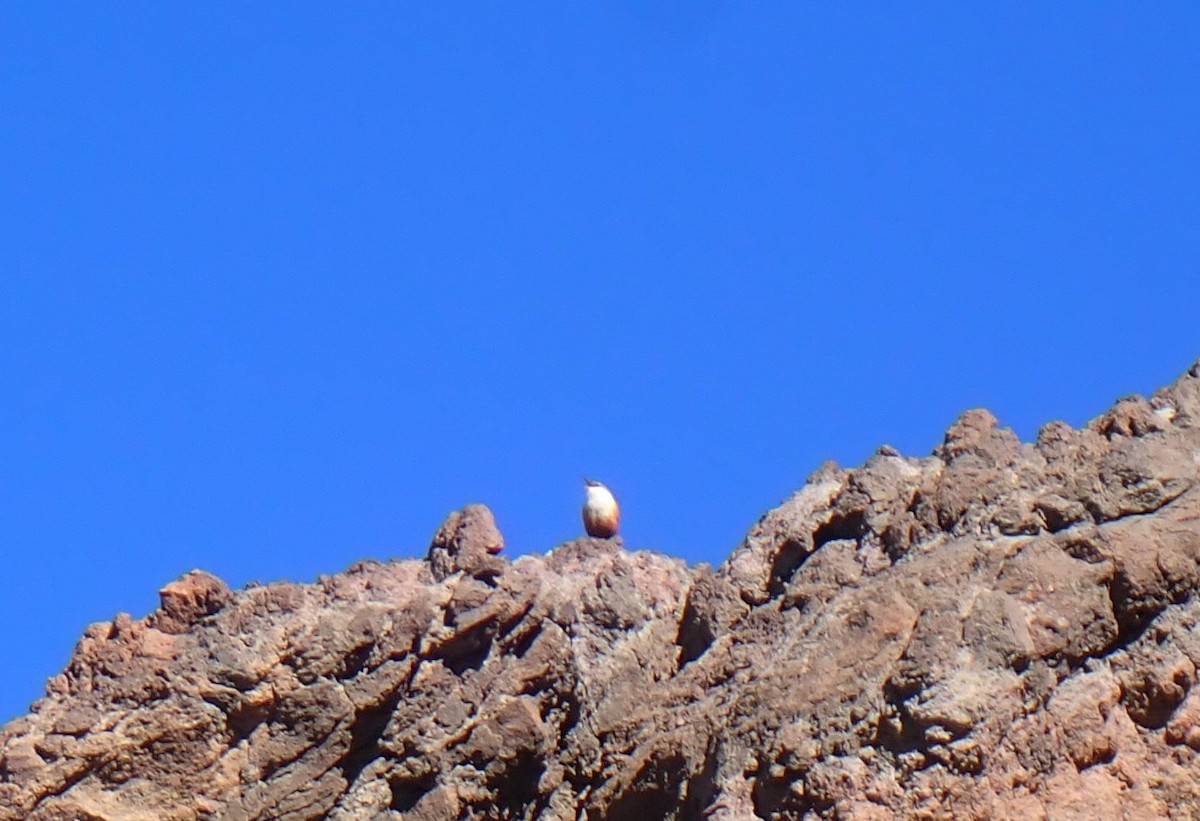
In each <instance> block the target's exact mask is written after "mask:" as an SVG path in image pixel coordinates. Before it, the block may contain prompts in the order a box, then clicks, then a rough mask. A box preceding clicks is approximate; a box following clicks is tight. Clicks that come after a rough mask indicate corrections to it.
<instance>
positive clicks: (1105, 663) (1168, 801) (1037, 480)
mask: <svg viewBox="0 0 1200 821" xmlns="http://www.w3.org/2000/svg"><path fill="white" fill-rule="evenodd" d="M1197 453H1200V363H1198V364H1197V366H1194V367H1193V368H1192V369H1191V370H1190V371H1189V372H1188V373H1187V374H1185V375H1184V376H1182V377H1181V378H1180V379H1179V380H1178V381H1177V382H1176V383H1174V384H1173V385H1170V386H1168V387H1166V388H1164V389H1163V390H1161V391H1158V392H1157V393H1155V394H1154V395H1153V396H1151V397H1149V398H1148V399H1143V398H1140V397H1127V398H1125V399H1122V400H1120V401H1119V402H1118V403H1117V404H1116V405H1115V406H1114V407H1113V408H1112V409H1111V410H1110V411H1108V412H1106V413H1104V414H1102V415H1101V416H1099V417H1098V418H1097V419H1096V420H1095V421H1093V422H1092V423H1090V424H1089V425H1087V426H1086V427H1084V428H1082V429H1079V430H1076V429H1073V428H1071V427H1070V426H1068V425H1066V424H1064V423H1061V422H1056V423H1050V424H1048V425H1046V426H1045V427H1043V428H1042V430H1041V431H1040V432H1039V434H1038V438H1037V440H1036V441H1035V442H1033V443H1022V442H1020V441H1019V439H1018V438H1017V437H1016V436H1015V435H1014V434H1013V433H1012V432H1011V431H1009V430H1007V429H1005V428H1004V427H1002V426H1001V425H1000V424H999V423H998V422H997V420H996V419H995V418H994V417H993V416H992V415H991V414H989V413H987V412H986V411H969V412H967V413H965V414H963V415H962V416H961V417H960V419H959V420H958V421H956V422H955V423H954V425H953V426H952V427H951V429H950V430H949V431H948V432H947V434H946V437H945V440H944V442H943V443H942V444H941V445H940V446H939V447H938V448H937V449H936V450H935V451H934V453H933V455H931V456H929V457H926V458H914V457H905V456H902V455H901V454H899V453H898V452H896V451H895V450H894V449H892V448H888V447H886V446H885V447H882V448H880V449H879V451H877V452H876V454H875V455H873V456H872V457H871V458H870V459H869V460H868V461H867V463H866V464H865V465H863V466H862V467H860V468H856V469H852V470H847V469H842V468H838V467H837V466H834V465H826V466H823V467H822V468H820V469H819V470H818V471H817V472H815V473H814V474H813V476H812V477H811V478H810V480H809V482H808V483H807V484H806V485H805V486H804V487H803V488H801V489H799V490H798V491H797V492H796V493H795V494H793V495H792V496H791V497H790V498H789V499H787V500H786V501H784V502H783V504H781V505H780V506H779V507H778V508H776V509H774V510H771V511H769V512H768V513H766V514H765V515H764V516H763V517H762V518H761V519H760V520H759V521H758V522H757V523H755V524H754V525H753V526H752V527H751V528H750V530H749V532H748V533H747V536H746V538H745V540H744V541H743V542H742V543H741V544H740V545H738V546H737V547H736V548H735V549H734V550H733V551H732V553H731V554H730V557H729V558H728V559H727V560H726V561H725V562H724V563H723V564H722V565H720V566H719V567H716V568H711V567H708V566H706V565H701V566H698V567H695V568H689V567H687V566H686V565H685V564H684V563H683V562H681V561H679V560H677V559H671V558H668V557H666V556H661V555H658V554H654V553H647V552H636V553H631V552H627V551H625V550H623V549H622V548H621V547H620V545H619V544H618V543H617V542H615V541H613V540H594V539H586V538H585V539H578V540H574V541H572V542H568V543H566V544H563V545H560V546H559V547H557V548H556V549H554V550H552V551H551V552H549V553H548V554H547V555H545V556H523V557H521V558H519V559H517V560H515V561H513V562H511V563H510V562H508V561H507V560H505V559H503V558H501V557H500V556H498V555H496V554H497V553H498V551H499V550H500V548H501V547H502V545H503V538H502V537H501V535H500V533H499V531H498V530H497V528H496V525H495V521H494V519H493V517H492V514H491V512H490V511H488V510H487V508H485V507H483V506H482V505H468V506H467V507H465V508H463V509H462V510H460V511H457V512H455V513H452V514H451V515H450V516H449V517H448V518H447V520H446V521H445V522H444V523H443V525H442V526H441V527H440V528H439V529H438V531H437V533H436V535H435V536H434V539H433V542H432V544H431V545H430V547H429V553H428V558H427V560H426V561H403V562H389V563H381V562H376V561H364V562H360V563H357V564H355V565H354V566H352V567H351V568H350V569H348V570H347V571H346V572H344V573H339V574H333V575H330V576H326V577H322V578H321V579H320V580H318V582H317V583H315V584H288V583H280V584H272V585H268V586H265V587H251V588H249V589H247V590H243V591H236V592H235V591H230V590H228V588H226V587H225V585H224V584H223V583H221V582H220V581H219V580H218V579H216V578H214V577H212V576H210V575H208V574H206V573H202V572H200V571H193V572H192V573H189V574H187V575H185V576H184V577H183V578H181V579H179V580H177V581H175V582H172V583H170V584H168V585H167V586H166V587H164V588H163V590H162V605H161V606H160V608H159V609H158V610H156V611H155V612H154V613H152V614H151V615H150V616H148V617H147V618H145V619H134V618H132V617H131V616H129V615H128V614H120V615H118V616H117V617H116V618H114V619H113V621H111V622H101V623H98V624H94V625H91V626H89V627H88V628H86V629H85V630H84V633H83V636H82V638H81V639H80V640H79V643H78V645H77V646H76V648H75V651H74V653H73V654H72V657H71V659H70V661H69V662H68V664H67V666H66V668H65V669H64V670H63V672H62V673H60V674H59V675H57V676H55V677H54V678H53V679H51V681H50V682H49V683H48V685H47V696H46V698H44V699H42V700H40V701H39V702H38V703H37V705H36V709H35V711H34V712H32V713H30V714H29V715H27V716H23V717H21V718H18V719H16V720H15V721H13V722H11V723H10V724H8V725H7V726H6V727H5V728H3V730H0V821H16V820H17V819H34V821H47V819H93V820H97V819H102V820H103V821H116V819H135V818H139V819H140V818H154V819H179V820H180V821H183V819H189V820H191V819H194V820H196V821H198V820H199V819H231V820H232V819H246V821H250V819H295V820H297V821H298V819H318V818H329V819H335V821H337V820H338V819H340V820H341V821H346V819H388V818H394V819H410V821H411V819H427V820H428V821H435V820H437V819H445V821H450V820H451V819H460V818H477V819H497V821H499V819H539V820H540V821H555V820H557V819H562V820H563V821H565V820H566V819H573V820H577V819H614V820H615V821H631V820H632V819H637V820H638V821H646V820H648V821H657V819H679V820H680V821H682V820H683V819H699V818H711V819H723V820H724V821H735V819H747V818H758V819H774V820H776V821H785V820H790V819H801V820H802V821H817V819H840V820H841V821H883V820H884V819H927V820H928V821H934V820H935V819H975V820H976V821H983V819H989V821H991V820H995V819H1012V820H1013V821H1035V820H1036V819H1043V820H1044V821H1050V819H1054V821H1063V819H1079V821H1083V819H1088V821H1091V820H1092V819H1097V818H1105V819H1107V818H1123V819H1127V821H1150V819H1179V820H1180V821H1182V819H1194V818H1200V690H1198V689H1197V687H1196V681H1197V668H1198V667H1200V599H1198V598H1197V596H1196V592H1197V590H1198V589H1200V491H1197V488H1196V481H1197Z"/></svg>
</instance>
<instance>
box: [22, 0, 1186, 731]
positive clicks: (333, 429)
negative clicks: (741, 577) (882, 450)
mask: <svg viewBox="0 0 1200 821" xmlns="http://www.w3.org/2000/svg"><path fill="white" fill-rule="evenodd" d="M901 6H902V7H901ZM0 31H2V32H3V39H4V48H3V49H0V111H2V112H3V118H4V122H5V126H4V128H3V129H0V147H2V149H3V157H4V163H3V164H2V166H0V225H2V226H3V230H2V231H0V272H2V273H0V380H2V381H0V385H2V388H3V390H2V391H0V457H2V459H3V462H2V473H0V545H2V547H3V554H2V555H3V562H4V572H3V573H2V574H0V623H2V624H4V625H6V627H5V628H4V629H3V630H2V631H0V658H3V659H4V663H3V664H2V665H0V720H3V719H4V718H7V717H11V716H14V715H16V714H19V713H21V712H23V711H24V710H25V709H26V707H27V705H28V703H29V702H30V701H31V700H32V699H33V698H36V697H37V696H38V695H39V694H40V692H41V687H42V682H43V681H44V679H45V678H46V677H47V676H48V675H51V674H53V673H54V672H56V671H57V670H58V669H60V668H61V666H62V665H63V663H64V662H65V661H66V659H67V657H68V655H69V652H70V649H71V647H72V645H73V643H74V641H75V640H76V638H77V637H78V636H79V634H80V633H81V631H82V630H83V628H84V626H85V625H86V624H87V623H89V622H91V621H96V620H101V619H109V618H111V617H112V616H113V615H114V614H116V613H117V612H118V611H131V612H132V613H133V614H134V615H135V616H142V615H145V614H146V613H147V612H149V611H150V610H151V609H152V608H153V607H154V606H155V604H156V602H157V595H156V591H157V590H158V588H159V587H161V586H162V585H163V584H164V583H166V582H167V581H169V580H171V579H172V578H174V577H176V576H178V575H179V574H180V573H182V572H184V571H186V570H188V569H190V568H193V567H202V568H205V569H207V570H209V571H212V572H214V573H216V574H218V575H220V576H221V577H223V578H225V579H226V580H227V581H229V582H230V583H231V584H233V585H235V586H241V585H243V584H245V583H246V582H247V581H250V580H261V581H269V580H275V579H291V580H311V579H313V578H314V577H315V576H316V575H318V574H320V573H327V572H335V571H338V570H341V569H343V568H345V567H346V566H347V565H349V564H350V563H351V562H353V561H355V560H357V559H360V558H364V557H375V558H387V557H409V556H417V555H421V554H423V552H424V549H425V546H426V545H427V544H428V541H429V537H430V535H431V534H432V533H433V531H434V530H435V529H436V527H437V525H438V523H439V522H440V521H441V519H442V518H443V517H444V516H445V514H446V513H447V512H448V511H450V510H451V509H454V508H456V507H459V506H461V505H462V504H464V503H467V502H472V501H481V502H485V503H487V504H488V505H490V506H491V507H492V509H493V510H494V511H495V513H496V516H497V519H498V522H499V524H500V527H501V529H502V530H503V532H504V533H505V535H506V537H507V540H508V544H509V551H510V553H521V552H527V551H544V550H546V549H548V548H550V547H552V546H553V545H554V544H556V543H557V542H560V541H562V540H565V539H568V538H572V537H574V536H576V535H578V534H579V533H580V530H581V528H580V524H579V518H578V517H579V513H578V511H579V505H580V503H581V502H582V497H583V492H582V485H581V477H582V476H583V475H585V474H586V475H589V476H594V477H595V478H599V479H602V480H604V481H605V482H607V483H608V484H609V485H610V486H612V488H613V489H614V490H615V491H616V493H617V495H618V497H619V498H620V499H621V501H622V503H623V507H624V513H625V519H624V534H625V538H626V541H627V544H628V545H629V546H632V547H639V548H640V547H647V548H655V549H659V550H662V551H665V552H668V553H671V554H674V555H678V556H683V557H686V558H687V559H689V560H692V561H701V560H703V561H710V562H716V561H719V560H720V559H722V558H723V557H724V556H725V555H726V554H727V553H728V551H729V550H730V549H731V548H732V547H733V546H734V545H735V544H736V543H737V541H738V540H739V538H740V537H741V535H742V534H743V533H744V531H745V530H746V528H747V527H748V526H749V525H750V524H751V523H752V522H753V521H754V520H755V519H756V518H757V517H758V516H759V515H760V514H761V513H762V512H763V511H765V510H766V509H768V508H769V507H771V506H773V505H774V504H776V503H777V502H778V501H779V500H780V499H782V498H783V497H785V496H786V495H787V494H789V493H790V492H791V491H792V490H794V489H795V488H797V487H798V486H799V485H801V484H802V482H803V480H804V477H805V476H806V475H807V474H808V473H810V472H811V471H812V470H813V469H814V468H815V467H816V466H817V465H818V464H819V463H820V462H822V461H823V460H825V459H831V458H832V459H836V460H838V461H839V462H841V463H843V464H856V463H859V462H861V461H862V460H863V459H864V458H865V457H866V456H868V455H869V454H870V452H871V451H872V450H874V448H875V447H876V446H878V445H879V444H880V443H883V442H889V443H891V444H893V445H895V446H897V447H899V448H901V449H903V450H904V451H906V452H910V453H915V454H924V453H927V452H928V451H929V449H930V448H931V447H932V446H933V445H934V444H935V443H936V442H937V441H938V440H939V438H940V436H941V433H942V431H943V430H944V429H945V427H946V426H947V425H948V424H949V423H950V422H951V421H952V420H953V419H954V417H955V416H957V415H958V414H959V413H960V412H961V411H962V410H964V409H966V408H969V407H973V406H978V405H986V406H988V407H990V408H992V409H993V411H994V412H995V413H996V414H997V415H998V416H999V417H1000V419H1001V420H1002V421H1003V422H1004V423H1006V424H1009V425H1011V426H1013V427H1014V428H1015V429H1016V430H1017V431H1018V432H1019V433H1020V434H1021V435H1022V436H1024V437H1030V436H1032V435H1033V434H1034V433H1035V431H1036V430H1037V427H1038V426H1039V425H1040V424H1042V423H1043V422H1046V421H1048V420H1051V419H1055V418H1062V419H1066V420H1067V421H1069V422H1072V423H1074V424H1080V423H1082V422H1084V421H1085V420H1087V419H1088V418H1090V417H1091V416H1094V415H1095V414H1097V413H1099V412H1101V411H1102V410H1103V409H1104V408H1105V407H1106V406H1107V405H1108V404H1109V403H1110V402H1111V401H1112V400H1113V399H1115V398H1116V397H1117V396H1119V395H1122V394H1126V393H1131V392H1149V391H1150V390H1152V389H1153V388H1155V387H1156V386H1158V385H1160V384H1163V383H1165V382H1167V381H1169V380H1171V379H1172V378H1174V377H1175V376H1176V375H1177V374H1178V373H1179V372H1180V371H1182V370H1183V369H1184V368H1186V367H1187V366H1188V365H1189V364H1190V362H1191V361H1192V360H1193V359H1194V358H1195V357H1196V356H1197V355H1200V345H1198V344H1197V333H1196V327H1197V322H1196V304H1197V300H1196V293H1197V262H1198V260H1200V232H1197V230H1196V226H1197V225H1200V199H1198V197H1197V191H1200V164H1198V163H1197V155H1196V146H1197V145H1200V93H1198V92H1197V85H1196V78H1197V77H1200V49H1197V47H1196V43H1198V42H1200V7H1197V6H1196V5H1195V4H1186V3H1177V4H1170V3H1157V4H1104V3H1060V4H1054V6H1053V7H1052V8H1048V7H1038V6H1035V5H1031V4H1020V5H1018V4H1009V5H1007V6H1005V7H1002V8H994V9H990V10H983V9H981V8H980V7H979V6H978V4H964V3H913V4H888V5H885V4H854V3H811V4H793V3H788V4H783V3H753V4H726V3H716V2H700V3H692V4H668V3H663V2H647V3H641V2H639V3H634V2H617V3H608V4H593V5H585V4H572V5H570V6H569V7H568V6H567V5H564V4H551V3H523V4H517V5H516V6H512V5H511V4H510V7H509V8H501V7H499V6H497V5H495V4H470V3H468V4H457V5H455V6H454V7H453V9H451V8H450V7H448V6H445V5H444V4H404V5H403V6H401V5H399V4H390V3H355V4H333V3H326V4H317V3H288V4H283V3H275V4H269V3H268V4H256V5H253V6H251V7H247V6H246V4H241V3H217V2H213V3H203V4H178V3H175V4H116V5H114V4H94V3H88V4H84V3H61V4H54V5H53V6H51V5H46V4H25V5H24V6H21V5H17V4H8V5H7V6H6V7H4V8H3V9H0Z"/></svg>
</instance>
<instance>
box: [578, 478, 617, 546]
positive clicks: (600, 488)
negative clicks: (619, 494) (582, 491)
mask: <svg viewBox="0 0 1200 821" xmlns="http://www.w3.org/2000/svg"><path fill="white" fill-rule="evenodd" d="M583 482H584V484H585V485H587V501H586V502H584V503H583V527H584V529H585V530H587V534H588V535H589V536H596V537H598V538H601V539H608V538H610V537H612V536H616V535H617V525H619V524H620V522H621V508H620V506H619V505H618V504H617V500H616V499H615V498H613V495H612V491H611V490H609V489H608V488H606V487H605V486H604V485H603V484H601V483H600V482H597V481H596V480H595V479H584V480H583Z"/></svg>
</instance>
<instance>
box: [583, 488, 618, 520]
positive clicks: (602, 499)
mask: <svg viewBox="0 0 1200 821" xmlns="http://www.w3.org/2000/svg"><path fill="white" fill-rule="evenodd" d="M587 506H588V508H589V509H590V510H593V511H595V512H596V513H597V514H599V515H601V516H606V515H609V514H610V513H611V512H612V511H613V510H615V509H616V507H617V500H616V499H614V498H613V495H612V493H611V492H610V491H609V489H608V488H606V487H604V486H603V485H601V486H599V487H594V486H592V485H589V486H588V489H587Z"/></svg>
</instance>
